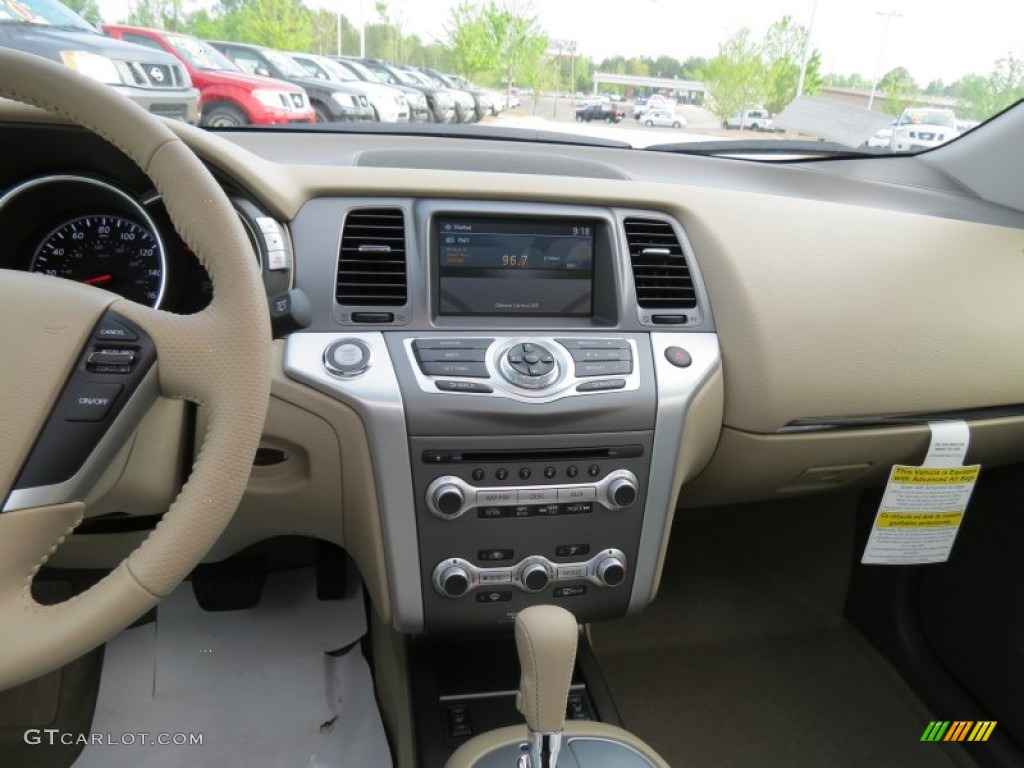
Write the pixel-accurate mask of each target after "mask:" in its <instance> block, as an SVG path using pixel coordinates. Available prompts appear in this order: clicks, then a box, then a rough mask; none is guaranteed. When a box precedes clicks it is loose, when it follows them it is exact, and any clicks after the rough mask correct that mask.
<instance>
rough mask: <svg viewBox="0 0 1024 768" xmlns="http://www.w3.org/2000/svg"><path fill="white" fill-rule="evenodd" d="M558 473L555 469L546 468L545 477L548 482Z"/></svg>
mask: <svg viewBox="0 0 1024 768" xmlns="http://www.w3.org/2000/svg"><path fill="white" fill-rule="evenodd" d="M556 472H557V470H556V469H555V468H554V467H544V477H546V478H547V479H548V480H550V479H551V478H553V477H554V476H555V474H556Z"/></svg>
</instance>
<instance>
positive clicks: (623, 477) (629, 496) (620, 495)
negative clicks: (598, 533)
mask: <svg viewBox="0 0 1024 768" xmlns="http://www.w3.org/2000/svg"><path fill="white" fill-rule="evenodd" d="M638 493H639V486H638V484H637V480H636V475H634V474H633V473H632V472H630V471H629V470H628V469H618V470H616V471H615V472H612V473H611V474H610V475H608V477H607V478H605V486H604V494H603V495H604V500H603V501H604V505H605V506H606V507H608V508H609V509H625V508H626V507H628V506H631V505H632V504H633V502H635V501H636V497H637V494H638Z"/></svg>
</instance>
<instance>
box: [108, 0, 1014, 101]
mask: <svg viewBox="0 0 1024 768" xmlns="http://www.w3.org/2000/svg"><path fill="white" fill-rule="evenodd" d="M129 2H130V0H99V5H100V11H101V13H102V15H103V18H104V20H105V21H120V20H122V19H123V18H124V17H125V16H127V14H128V7H129ZM306 2H307V4H308V5H310V6H312V7H320V8H326V9H328V10H333V11H340V12H341V13H343V14H345V15H346V16H347V17H348V18H349V19H350V20H351V21H352V22H353V23H355V24H357V25H358V23H359V19H360V6H361V5H362V7H363V9H364V13H365V18H366V20H367V21H368V22H369V23H372V22H373V21H375V20H376V12H375V11H374V3H373V0H306ZM520 2H522V0H520ZM210 4H212V2H211V0H191V2H189V0H186V9H187V10H191V9H194V8H199V7H202V6H203V5H210ZM455 5H457V0H388V8H389V10H390V12H391V16H392V18H393V19H397V20H398V21H400V22H401V23H402V26H403V27H404V29H405V31H406V33H411V32H415V33H416V34H418V35H420V37H421V38H422V39H424V40H426V41H431V40H439V41H443V40H444V39H445V35H444V24H445V21H447V19H448V18H449V16H450V13H451V9H452V8H453V7H454V6H455ZM533 8H534V10H535V12H536V14H537V16H538V17H539V19H540V22H541V24H542V26H543V27H544V29H545V31H546V32H547V34H548V36H549V37H551V38H553V39H556V40H574V41H576V43H577V49H578V50H579V52H580V53H581V54H583V55H585V56H589V57H591V58H593V59H595V60H598V61H600V60H601V59H602V58H605V57H607V56H614V55H616V54H621V55H623V56H627V57H629V56H649V57H651V58H656V57H657V56H659V55H662V54H665V55H668V56H673V57H675V58H677V59H680V60H685V59H686V58H688V57H690V56H703V57H711V56H714V55H715V53H716V52H717V50H718V44H719V43H720V42H721V41H723V40H725V39H726V38H727V37H729V35H730V34H731V33H733V32H735V31H737V30H738V29H740V28H742V27H745V26H746V27H750V28H751V29H752V30H753V32H754V34H755V37H756V38H759V37H760V36H761V34H763V32H764V30H765V29H766V28H767V27H768V26H769V25H770V24H771V23H772V22H773V21H775V20H777V19H779V18H781V17H782V16H784V15H787V14H788V15H790V16H792V17H793V19H794V21H796V22H797V23H801V24H804V25H805V26H811V18H812V15H813V17H814V21H813V27H812V29H811V42H812V44H813V46H814V47H815V48H817V49H818V50H820V51H821V53H822V70H823V72H825V73H829V72H835V73H837V74H851V73H854V72H856V73H859V74H861V75H863V76H864V77H866V78H869V79H870V78H871V77H872V76H873V75H874V74H875V73H876V70H877V74H878V75H879V76H880V75H882V74H884V73H885V72H887V71H889V70H890V69H892V68H893V67H897V66H903V67H906V68H907V69H908V70H909V71H910V73H911V75H913V76H914V78H915V80H917V81H918V82H919V83H920V84H922V85H926V84H927V83H928V82H930V81H931V80H935V79H941V80H943V81H945V82H946V83H950V82H952V81H954V80H957V79H958V78H960V77H961V76H963V75H965V74H968V73H978V74H987V73H988V72H990V71H991V70H992V69H993V67H994V65H995V62H996V60H997V59H999V58H1001V57H1003V56H1005V55H1006V54H1008V53H1014V54H1016V55H1018V56H1022V55H1024V3H1022V2H1020V0H967V1H966V2H957V3H954V2H952V1H951V0H866V1H865V0H861V1H860V2H857V0H724V2H723V1H721V0H703V2H697V3H688V2H683V0H533ZM890 12H894V14H900V15H893V16H892V17H891V18H890V17H889V16H888V15H887V14H889V13H890ZM887 20H888V33H887V34H885V27H886V24H887ZM883 37H884V46H883Z"/></svg>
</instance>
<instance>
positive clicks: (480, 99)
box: [445, 74, 505, 120]
mask: <svg viewBox="0 0 1024 768" xmlns="http://www.w3.org/2000/svg"><path fill="white" fill-rule="evenodd" d="M445 78H446V79H447V80H449V81H451V82H452V83H453V84H454V85H455V86H456V87H458V88H461V89H462V90H464V91H469V92H470V93H472V94H473V98H474V99H476V113H477V120H483V119H484V118H485V117H487V116H488V115H492V116H494V115H497V114H498V113H499V112H501V111H502V110H504V109H505V94H503V93H499V92H498V91H494V90H491V89H490V88H481V87H480V86H478V85H474V84H473V83H470V82H469V81H468V80H466V78H464V77H462V76H461V75H451V74H449V75H445Z"/></svg>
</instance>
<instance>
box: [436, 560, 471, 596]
mask: <svg viewBox="0 0 1024 768" xmlns="http://www.w3.org/2000/svg"><path fill="white" fill-rule="evenodd" d="M438 569H439V570H440V573H438V574H437V575H436V576H435V577H434V587H435V589H437V591H438V592H440V593H441V594H442V595H444V596H445V597H462V596H463V595H464V594H466V592H468V591H469V574H468V573H466V569H465V568H463V567H462V566H461V565H448V566H438Z"/></svg>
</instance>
